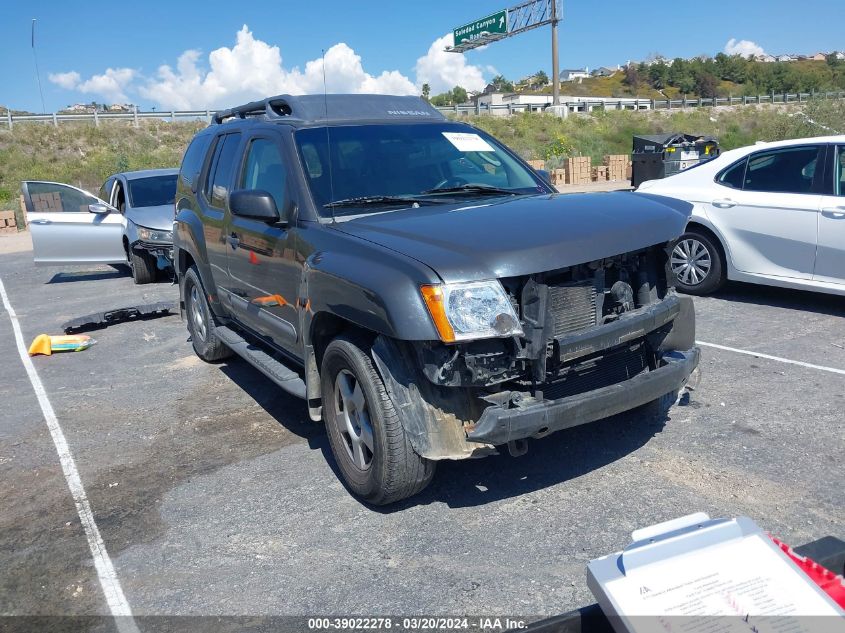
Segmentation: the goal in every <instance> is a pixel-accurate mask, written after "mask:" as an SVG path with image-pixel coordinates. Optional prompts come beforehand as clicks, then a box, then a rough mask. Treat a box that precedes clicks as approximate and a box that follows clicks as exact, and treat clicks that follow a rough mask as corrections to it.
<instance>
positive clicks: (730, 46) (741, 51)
mask: <svg viewBox="0 0 845 633" xmlns="http://www.w3.org/2000/svg"><path fill="white" fill-rule="evenodd" d="M725 54H727V55H742V56H743V57H751V56H754V55H765V54H766V51H764V50H763V47H762V46H760V45H759V44H757V43H755V42H752V41H751V40H737V39H735V38H733V37H732V38H731V39H729V40H728V43H727V44H725Z"/></svg>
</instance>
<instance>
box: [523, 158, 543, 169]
mask: <svg viewBox="0 0 845 633" xmlns="http://www.w3.org/2000/svg"><path fill="white" fill-rule="evenodd" d="M527 162H528V164H529V165H531V167H533V168H534V169H545V168H546V161H544V160H529V161H527Z"/></svg>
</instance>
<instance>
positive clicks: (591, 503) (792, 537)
mask: <svg viewBox="0 0 845 633" xmlns="http://www.w3.org/2000/svg"><path fill="white" fill-rule="evenodd" d="M3 239H5V238H0V253H2V252H3V243H2V241H3ZM19 241H20V239H19ZM6 244H10V242H7V243H6ZM5 251H6V253H5V254H0V279H2V281H3V283H4V284H5V288H6V291H7V293H8V296H9V300H10V302H11V304H12V306H13V307H14V309H15V310H16V311H17V314H18V317H19V319H20V323H21V327H22V329H23V335H24V338H25V340H26V342H27V344H28V343H29V342H30V341H31V340H32V339H33V338H34V337H35V336H36V335H37V334H40V333H48V334H59V333H61V330H60V325H61V324H62V323H63V322H64V321H66V320H68V319H71V318H74V317H78V316H82V315H85V314H89V313H92V312H96V311H101V310H106V309H111V308H117V307H123V306H127V305H133V304H138V303H150V302H153V301H164V300H174V301H175V300H176V298H177V289H176V287H175V286H172V285H170V284H169V283H166V282H163V283H157V284H154V285H149V286H135V285H133V283H132V280H131V278H130V277H129V276H128V275H126V274H125V273H124V272H121V271H117V270H115V269H113V268H110V267H106V266H88V267H67V268H64V269H59V268H36V267H34V266H33V264H32V255H31V252H30V251H28V250H27V246H26V245H25V244H24V246H23V247H20V248H11V249H10V248H6V249H5ZM9 251H12V252H9ZM0 309H2V308H0ZM696 311H697V319H698V338H699V339H700V340H702V341H705V342H709V343H714V344H719V345H724V346H729V347H736V348H741V349H746V350H753V351H757V352H762V353H766V354H771V355H774V356H780V357H785V358H789V359H793V360H797V361H802V362H805V363H811V364H814V365H823V366H828V367H834V368H840V369H845V327H843V326H845V298H841V297H830V296H824V295H816V294H809V293H803V292H797V291H785V290H777V289H769V288H761V287H754V286H748V285H738V284H729V285H728V287H727V288H726V289H725V290H724V291H723V292H722V293H720V294H718V295H716V296H713V297H708V298H703V299H696ZM91 334H92V336H93V337H94V338H95V339H96V340H97V344H96V345H94V346H93V347H92V348H90V349H88V350H86V351H84V352H79V353H66V354H60V355H54V356H52V357H36V358H34V359H33V362H34V365H35V367H36V369H37V371H38V373H39V375H40V377H41V380H42V381H43V383H44V386H45V389H46V392H47V395H48V397H49V399H50V401H51V402H52V406H53V408H54V409H55V412H56V416H57V418H58V421H59V423H60V424H61V427H62V429H63V431H64V434H65V436H66V438H67V442H68V445H69V447H70V450H71V452H72V454H73V457H74V459H75V462H76V467H77V468H78V471H79V475H80V478H81V480H82V482H83V484H84V486H85V489H86V491H87V496H88V500H89V501H90V505H91V508H92V510H93V513H94V518H95V520H96V523H97V525H98V527H99V530H100V533H101V534H102V538H103V541H104V543H105V546H106V548H107V549H108V553H109V555H110V557H111V560H112V562H113V564H114V568H115V571H116V574H117V577H118V579H119V581H120V583H121V584H122V587H123V590H124V592H125V595H126V599H127V601H128V603H129V605H130V606H131V608H132V610H133V612H134V613H135V614H136V615H154V614H166V615H272V614H296V615H305V614H337V615H351V614H358V615H378V614H410V613H413V614H453V615H456V614H481V613H484V614H501V615H505V614H512V615H522V616H526V617H531V618H536V617H540V616H544V615H553V614H558V613H561V612H564V611H566V610H569V609H572V608H576V607H579V606H583V605H586V604H589V603H591V602H593V598H592V595H591V594H590V592H589V590H588V589H587V586H586V582H585V565H586V563H587V561H588V560H590V559H591V558H595V557H597V556H600V555H604V554H608V553H610V552H613V551H617V550H619V549H621V548H622V547H624V546H625V545H626V544H627V543H628V542H629V540H630V533H631V531H632V530H634V529H636V528H638V527H643V526H645V525H648V524H652V523H655V522H658V521H663V520H667V519H670V518H674V517H677V516H680V515H683V514H688V513H690V512H694V511H699V510H701V511H705V512H708V513H709V514H710V515H711V516H736V515H747V516H750V517H751V518H753V519H754V520H755V521H756V522H757V523H758V524H760V525H761V526H762V527H763V528H765V529H766V530H768V531H770V532H771V533H772V534H774V535H776V536H778V537H780V538H782V539H783V540H785V541H786V542H789V543H793V544H800V543H804V542H807V541H810V540H813V539H816V538H819V537H821V536H824V535H827V534H832V535H835V536H839V537H840V538H841V537H843V536H845V534H843V525H845V492H843V487H842V483H841V464H842V459H843V455H845V440H843V415H842V412H843V409H845V376H843V375H840V374H836V373H832V372H826V371H821V370H818V369H812V368H809V367H804V366H799V365H794V364H786V363H781V362H777V361H773V360H768V359H763V358H755V357H754V356H749V355H742V354H737V353H734V352H730V351H725V350H720V349H714V348H704V349H703V351H702V364H701V369H702V380H701V383H700V385H699V387H698V389H697V391H696V392H695V393H694V394H693V397H692V400H691V402H690V404H689V405H687V406H682V407H676V408H675V409H673V410H672V412H671V413H670V415H669V417H668V418H667V419H661V420H657V419H647V418H643V417H642V416H640V415H636V414H628V415H622V416H617V417H615V418H612V419H609V420H605V421H602V422H600V423H596V424H591V425H587V426H584V427H580V428H576V429H572V430H569V431H564V432H560V433H557V434H554V435H552V436H550V437H548V438H546V439H543V440H538V441H532V442H531V444H530V450H529V452H528V454H527V455H525V456H523V457H519V458H513V457H510V456H508V455H501V456H497V457H491V458H487V459H483V460H474V461H463V462H445V463H441V464H440V467H439V469H438V473H437V475H436V477H435V480H434V482H433V484H432V485H431V486H430V487H429V488H428V489H427V490H426V491H424V492H423V493H422V494H421V495H419V496H418V497H416V498H413V499H410V500H407V501H405V502H403V503H400V504H399V505H396V506H392V507H389V508H386V509H379V510H374V509H371V508H368V507H366V506H364V505H362V504H361V503H359V502H358V501H356V500H355V499H354V498H353V497H351V496H350V495H349V493H348V492H347V491H346V490H345V488H344V487H343V485H342V484H341V483H340V482H339V481H338V478H337V477H336V476H335V473H334V470H333V469H334V464H333V460H332V458H331V453H330V450H329V446H328V441H327V438H326V435H325V431H324V429H323V427H322V426H321V425H319V424H314V423H312V422H310V421H309V420H308V416H307V412H306V409H305V405H304V403H302V402H300V401H298V400H296V399H293V398H291V397H289V396H287V395H286V394H284V393H281V392H280V391H279V390H278V389H277V388H275V387H274V386H273V384H272V383H271V382H270V381H269V380H266V379H265V378H264V377H263V376H261V375H260V374H259V373H258V372H257V371H255V370H253V369H252V368H251V367H250V366H249V365H247V364H246V363H244V362H242V361H240V360H232V361H231V362H227V363H222V364H218V365H210V364H205V363H203V362H201V361H200V360H199V359H197V358H196V357H195V355H194V353H193V350H192V348H191V345H190V342H189V341H188V335H187V332H186V330H185V327H184V324H183V323H182V322H181V321H180V319H179V317H178V316H168V317H164V318H159V319H154V320H148V321H140V322H129V323H123V324H119V325H114V326H111V327H108V328H105V329H102V330H98V331H95V332H91ZM0 354H1V355H2V359H3V362H2V363H1V364H0V402H2V407H0V481H2V482H3V485H2V487H0V569H2V573H0V614H3V615H16V614H17V615H20V614H30V615H31V614H62V615H67V614H78V615H87V614H107V613H108V608H107V605H106V602H105V599H104V597H103V593H102V590H101V587H100V584H99V582H98V579H97V574H96V571H95V569H94V565H93V562H92V557H91V552H90V550H89V547H88V544H87V542H86V537H85V534H84V532H83V529H82V526H81V525H80V519H79V516H78V514H77V511H76V509H75V507H74V503H73V499H72V497H71V495H70V493H69V490H68V486H67V484H66V482H65V479H64V477H63V474H62V470H61V468H60V466H59V460H58V457H57V454H56V450H55V448H54V446H53V443H52V440H51V437H50V433H49V432H48V429H47V426H46V424H45V422H44V417H43V415H42V412H41V409H40V408H39V404H38V400H37V399H36V396H35V394H34V392H33V389H32V386H31V385H30V382H29V380H28V378H27V376H26V373H25V371H24V367H23V365H22V363H21V361H20V358H19V356H18V353H17V350H16V348H15V342H14V338H13V334H12V329H11V325H10V321H9V318H8V315H7V314H6V313H5V311H3V313H2V314H0Z"/></svg>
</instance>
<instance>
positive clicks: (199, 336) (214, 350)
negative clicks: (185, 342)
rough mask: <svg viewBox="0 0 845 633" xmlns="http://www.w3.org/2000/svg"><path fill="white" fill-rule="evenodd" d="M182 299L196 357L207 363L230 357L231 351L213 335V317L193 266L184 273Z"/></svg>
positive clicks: (214, 325)
mask: <svg viewBox="0 0 845 633" xmlns="http://www.w3.org/2000/svg"><path fill="white" fill-rule="evenodd" d="M182 297H183V299H184V301H185V312H186V316H187V323H188V332H190V334H191V344H192V345H193V347H194V351H195V352H196V354H197V356H199V357H200V358H201V359H203V360H204V361H206V362H209V363H213V362H216V361H219V360H223V359H225V358H229V357H230V356H232V350H230V349H229V348H228V347H226V344H225V343H223V341H221V340H220V339H219V338H217V335H216V334H215V333H214V329H215V327H216V324H215V321H214V315H213V314H212V312H211V308H209V306H208V299H206V296H205V291H204V290H203V287H202V282H201V281H200V276H199V273H198V272H197V269H196V268H195V267H194V266H191V267H190V268H189V269H188V271H187V272H186V273H185V277H184V280H183V281H182Z"/></svg>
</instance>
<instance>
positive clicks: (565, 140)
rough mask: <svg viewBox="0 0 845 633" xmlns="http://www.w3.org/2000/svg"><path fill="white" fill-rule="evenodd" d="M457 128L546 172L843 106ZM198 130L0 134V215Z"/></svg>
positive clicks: (490, 121) (19, 130)
mask: <svg viewBox="0 0 845 633" xmlns="http://www.w3.org/2000/svg"><path fill="white" fill-rule="evenodd" d="M462 120H467V121H469V122H470V123H472V124H473V125H476V126H478V127H480V128H482V129H484V130H486V131H488V132H489V133H491V134H492V135H494V136H495V137H497V138H499V139H501V140H502V141H503V142H505V143H507V144H508V145H509V146H510V147H512V148H513V149H515V150H516V151H517V152H519V153H520V155H522V156H523V157H525V158H527V159H535V158H542V159H546V160H549V161H550V162H551V165H550V166H552V167H553V166H556V165H557V164H558V163H559V162H560V161H561V160H562V159H563V158H564V157H566V156H577V155H585V156H591V157H592V158H593V160H594V161H599V160H600V159H601V157H602V156H603V155H604V154H626V153H628V152H630V151H631V137H632V136H633V135H634V134H656V133H661V132H670V131H673V132H675V131H677V132H689V133H696V134H712V135H713V136H716V137H717V138H718V139H719V140H720V141H721V144H722V147H723V148H724V149H731V148H733V147H739V146H742V145H748V144H751V143H754V142H755V141H758V140H767V141H771V140H778V139H783V138H796V137H803V136H818V135H823V134H829V133H831V132H828V131H826V130H825V129H824V128H823V127H821V126H827V127H828V128H831V129H833V130H839V131H845V102H843V101H817V102H813V103H810V104H807V105H804V106H803V107H802V108H801V109H800V110H799V109H798V108H797V107H794V106H793V107H789V108H784V107H771V106H761V107H753V106H748V107H735V108H726V107H720V108H715V109H701V110H687V111H683V112H682V111H672V112H671V113H670V112H665V111H660V112H633V111H622V112H618V111H608V112H597V113H594V114H593V115H589V116H587V115H579V116H571V117H569V118H568V119H559V118H556V117H552V116H544V115H538V114H521V115H517V116H513V117H494V116H480V117H462ZM808 120H813V121H815V122H816V123H815V124H812V123H809V122H808ZM203 126H204V123H201V122H193V123H184V122H182V123H169V122H164V121H151V120H143V121H142V122H141V126H140V127H139V128H137V129H136V128H134V127H132V126H131V125H129V124H127V123H124V122H116V121H109V122H102V123H101V125H100V126H99V127H95V126H93V125H90V124H86V123H78V124H77V123H67V124H62V125H60V126H59V127H53V126H52V125H43V124H19V125H16V126H15V127H14V129H13V130H11V131H9V130H7V129H0V208H14V207H16V206H17V205H18V195H19V192H20V181H21V180H28V179H29V180H34V179H38V180H54V181H59V182H66V183H70V184H73V185H76V186H79V187H82V188H83V189H87V190H89V191H96V190H97V189H98V188H99V186H100V184H101V183H102V182H103V180H104V179H105V178H106V177H107V176H108V175H109V174H111V173H114V172H116V171H125V170H131V169H145V168H151V167H171V166H177V165H178V164H179V161H180V159H181V157H182V153H183V152H184V149H185V147H186V146H187V144H188V141H189V140H190V139H191V137H192V136H193V135H194V133H195V132H196V131H197V130H198V129H200V128H202V127H203Z"/></svg>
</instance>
